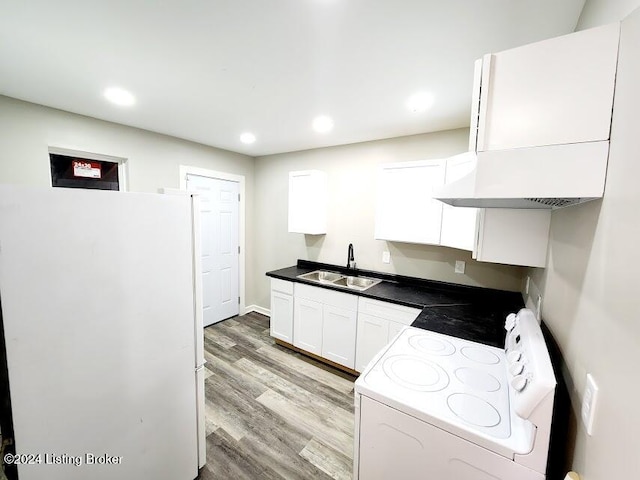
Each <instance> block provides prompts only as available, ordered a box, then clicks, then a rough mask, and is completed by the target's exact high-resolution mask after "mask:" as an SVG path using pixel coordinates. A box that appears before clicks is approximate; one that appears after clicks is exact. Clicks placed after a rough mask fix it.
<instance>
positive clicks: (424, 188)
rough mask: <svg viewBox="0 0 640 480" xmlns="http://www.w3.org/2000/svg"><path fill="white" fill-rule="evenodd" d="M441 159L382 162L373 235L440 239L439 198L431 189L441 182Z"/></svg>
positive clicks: (427, 240) (412, 240)
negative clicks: (386, 163) (435, 196)
mask: <svg viewBox="0 0 640 480" xmlns="http://www.w3.org/2000/svg"><path fill="white" fill-rule="evenodd" d="M444 174H445V160H425V161H420V162H406V163H397V164H388V165H383V166H382V167H381V169H380V173H379V181H378V202H377V207H376V227H375V238H376V239H379V240H390V241H397V242H408V243H426V244H434V245H437V244H439V243H440V228H441V224H442V202H440V201H438V200H435V199H434V198H433V189H434V188H435V187H439V186H442V185H444Z"/></svg>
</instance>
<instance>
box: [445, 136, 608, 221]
mask: <svg viewBox="0 0 640 480" xmlns="http://www.w3.org/2000/svg"><path fill="white" fill-rule="evenodd" d="M608 155H609V142H608V141H599V142H585V143H573V144H563V145H549V146H544V147H527V148H514V149H508V150H492V151H485V152H477V153H476V152H467V153H463V154H461V155H457V156H456V157H452V158H451V160H453V159H457V160H464V161H471V162H473V163H474V164H475V168H473V170H472V171H471V172H470V173H469V174H467V175H466V176H464V177H462V178H460V179H459V180H456V181H455V182H451V183H447V184H446V185H444V186H443V187H441V188H438V189H435V190H434V195H433V196H434V197H435V198H436V199H438V200H440V201H442V202H444V203H447V204H449V205H452V206H454V207H478V208H537V209H556V208H562V207H567V206H570V205H576V204H578V203H583V202H586V201H589V200H594V199H597V198H601V197H602V195H603V194H604V183H605V177H606V171H607V159H608ZM463 157H464V158H463Z"/></svg>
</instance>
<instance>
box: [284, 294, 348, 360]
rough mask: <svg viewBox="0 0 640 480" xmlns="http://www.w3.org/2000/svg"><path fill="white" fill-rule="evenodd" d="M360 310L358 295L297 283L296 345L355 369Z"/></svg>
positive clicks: (295, 308)
mask: <svg viewBox="0 0 640 480" xmlns="http://www.w3.org/2000/svg"><path fill="white" fill-rule="evenodd" d="M357 310H358V297H356V296H355V295H351V294H348V293H342V292H335V291H333V290H328V289H325V288H320V287H312V286H310V285H304V284H300V283H298V284H296V285H295V295H294V309H293V345H294V346H296V347H298V348H300V349H302V350H305V351H307V352H309V353H313V354H315V355H318V356H320V357H323V358H326V359H327V360H330V361H331V362H334V363H337V364H338V365H342V366H344V367H347V368H350V369H353V368H354V365H355V357H356V355H355V353H356V317H357Z"/></svg>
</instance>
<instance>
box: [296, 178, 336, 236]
mask: <svg viewBox="0 0 640 480" xmlns="http://www.w3.org/2000/svg"><path fill="white" fill-rule="evenodd" d="M289 232H292V233H306V234H312V235H319V234H323V233H327V175H326V174H325V173H324V172H320V171H318V170H308V171H301V172H289Z"/></svg>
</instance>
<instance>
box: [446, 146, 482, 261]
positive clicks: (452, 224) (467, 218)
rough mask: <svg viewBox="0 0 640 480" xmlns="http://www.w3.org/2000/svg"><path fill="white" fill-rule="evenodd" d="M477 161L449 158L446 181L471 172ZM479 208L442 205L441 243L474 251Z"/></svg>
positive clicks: (460, 157)
mask: <svg viewBox="0 0 640 480" xmlns="http://www.w3.org/2000/svg"><path fill="white" fill-rule="evenodd" d="M474 168H475V162H474V161H473V159H472V158H470V157H468V156H459V155H457V156H455V157H452V158H449V159H447V165H446V177H445V181H446V183H451V182H455V181H456V180H459V179H460V178H462V177H464V176H465V175H467V174H468V173H470V172H471V171H472V170H473V169H474ZM477 215H478V209H477V208H466V207H452V206H451V205H446V204H443V205H442V234H441V236H440V244H441V245H444V246H445V247H452V248H459V249H461V250H469V251H473V249H474V247H475V241H476V221H477V220H476V219H477Z"/></svg>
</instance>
